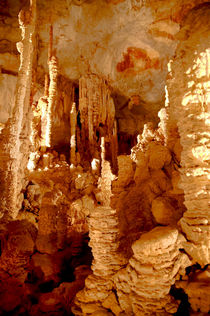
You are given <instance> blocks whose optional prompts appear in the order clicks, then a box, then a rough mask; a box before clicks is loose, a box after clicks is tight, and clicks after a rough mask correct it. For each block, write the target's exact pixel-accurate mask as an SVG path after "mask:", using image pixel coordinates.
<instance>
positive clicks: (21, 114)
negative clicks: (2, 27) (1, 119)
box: [0, 0, 36, 217]
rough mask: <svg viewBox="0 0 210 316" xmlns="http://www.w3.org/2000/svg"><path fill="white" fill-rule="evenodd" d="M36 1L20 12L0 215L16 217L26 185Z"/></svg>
mask: <svg viewBox="0 0 210 316" xmlns="http://www.w3.org/2000/svg"><path fill="white" fill-rule="evenodd" d="M35 21H36V0H31V1H30V9H29V10H28V11H23V10H22V11H21V12H20V14H19V24H20V28H21V31H22V41H21V42H19V43H18V50H19V52H20V68H19V73H18V82H17V86H16V99H15V106H14V109H13V114H12V117H11V119H9V120H8V122H7V124H6V126H5V129H4V133H2V134H1V139H0V144H1V145H0V148H1V149H0V150H1V152H0V156H1V159H0V176H1V202H0V204H1V215H3V214H5V213H6V214H8V215H10V216H11V217H16V216H17V213H18V210H19V209H20V207H21V204H22V200H23V194H22V193H21V190H22V188H23V187H24V186H25V185H26V181H25V179H24V173H25V168H26V166H27V163H28V155H29V134H30V125H31V120H30V118H29V116H28V113H29V112H30V89H31V80H32V65H33V55H34V47H35V45H34V43H35V36H34V35H35Z"/></svg>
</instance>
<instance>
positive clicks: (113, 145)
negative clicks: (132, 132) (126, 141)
mask: <svg viewBox="0 0 210 316" xmlns="http://www.w3.org/2000/svg"><path fill="white" fill-rule="evenodd" d="M111 151H112V166H113V169H114V171H115V172H116V171H117V155H118V135H117V121H116V120H115V121H114V126H113V133H112V137H111Z"/></svg>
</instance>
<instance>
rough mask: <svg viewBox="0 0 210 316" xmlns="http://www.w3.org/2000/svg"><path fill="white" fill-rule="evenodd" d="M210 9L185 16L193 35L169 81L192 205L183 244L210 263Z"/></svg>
mask: <svg viewBox="0 0 210 316" xmlns="http://www.w3.org/2000/svg"><path fill="white" fill-rule="evenodd" d="M209 12H210V11H209V8H205V7H204V8H201V9H200V11H199V10H197V11H196V10H195V11H194V12H193V11H192V13H191V15H189V17H188V19H187V20H186V22H185V23H186V25H185V27H188V28H189V29H190V31H189V36H188V37H187V38H184V40H182V41H181V42H180V44H179V46H178V48H177V53H176V58H175V60H174V61H173V63H172V65H171V69H172V72H171V76H172V77H173V79H172V78H171V79H169V81H168V92H169V101H170V107H171V110H170V113H172V112H173V114H174V116H175V120H176V122H177V125H178V131H179V134H180V141H181V145H182V148H183V149H182V152H181V183H180V186H181V188H183V190H184V197H185V202H184V203H185V206H186V207H187V211H186V212H185V213H184V216H183V218H182V219H181V227H182V231H183V232H184V233H185V235H186V237H187V240H188V241H187V242H186V243H185V247H184V248H185V250H186V252H187V253H188V254H189V255H190V257H192V258H193V261H194V262H195V263H196V262H197V263H199V264H200V265H201V266H205V265H206V264H209V263H210V213H209V206H210V205H209V201H210V189H209V172H210V168H209V156H210V152H209V145H210V124H209V120H210V112H209V111H208V106H209V98H210V94H209V89H208V88H207V87H208V85H209V78H208V77H209V73H208V67H209V62H208V60H209V54H210V52H209V46H208V45H209V41H208V31H209V27H208V26H209ZM195 16H196V20H195V18H194V17H195ZM199 17H200V18H199ZM201 30H202V35H201ZM181 32H182V30H181ZM183 32H184V28H183ZM183 64H184V65H185V66H184V69H183ZM192 65H193V67H192ZM183 73H184V74H183ZM176 82H179V87H178V86H176ZM191 85H193V89H190V87H191ZM180 87H181V88H180Z"/></svg>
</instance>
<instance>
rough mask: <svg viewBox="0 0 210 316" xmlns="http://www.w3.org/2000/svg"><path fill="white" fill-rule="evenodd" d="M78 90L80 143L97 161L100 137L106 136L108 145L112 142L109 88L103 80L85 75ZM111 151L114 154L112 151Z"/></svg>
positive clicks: (112, 112)
mask: <svg viewBox="0 0 210 316" xmlns="http://www.w3.org/2000/svg"><path fill="white" fill-rule="evenodd" d="M79 88H80V99H79V110H80V120H81V125H82V141H83V142H84V143H85V144H86V143H87V145H88V147H89V150H90V153H91V157H92V158H97V159H98V158H99V157H100V137H102V136H105V135H106V140H105V141H108V142H109V143H110V144H111V143H112V140H113V139H112V135H113V128H114V119H115V105H114V102H113V99H112V97H111V95H110V94H111V93H110V90H109V87H108V85H107V83H106V82H105V80H104V79H103V78H99V77H98V76H96V75H93V74H91V75H86V76H84V77H82V78H81V79H80V85H79ZM97 133H98V135H97ZM87 140H88V142H87ZM110 147H112V145H110ZM111 151H113V153H114V149H111ZM113 160H114V158H113ZM115 167H116V166H115Z"/></svg>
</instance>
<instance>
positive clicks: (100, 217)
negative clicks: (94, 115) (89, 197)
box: [74, 137, 126, 315]
mask: <svg viewBox="0 0 210 316" xmlns="http://www.w3.org/2000/svg"><path fill="white" fill-rule="evenodd" d="M101 168H102V170H101V179H100V189H101V200H102V201H103V202H102V206H98V207H95V208H93V209H92V210H91V212H90V220H89V236H90V243H89V244H90V247H91V248H92V253H93V257H94V260H93V263H92V270H93V274H92V275H91V276H89V277H88V278H87V279H86V281H85V289H84V290H83V291H81V292H79V293H78V294H77V297H76V302H75V303H76V307H75V309H74V313H75V315H81V311H82V314H83V315H86V313H93V312H96V311H98V310H102V311H103V310H104V308H103V307H106V306H107V303H108V301H107V300H108V298H109V297H110V296H111V295H112V294H113V290H114V284H113V276H114V274H115V273H116V272H117V271H118V270H119V269H121V267H122V266H123V265H124V264H125V262H126V259H125V258H124V256H122V255H121V254H120V253H119V251H118V247H119V243H118V237H119V236H118V235H119V228H118V225H119V223H118V217H117V213H116V210H114V209H112V208H111V207H110V198H111V195H112V193H111V182H112V180H113V179H114V176H113V174H112V172H111V168H110V163H109V162H108V161H106V160H105V141H104V137H102V138H101ZM112 301H113V299H112V300H111V302H112ZM109 305H110V303H108V306H109ZM111 305H113V304H112V303H111ZM113 307H114V309H117V310H118V311H121V309H120V307H119V306H118V304H117V302H115V306H110V308H111V309H112V308H113Z"/></svg>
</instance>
